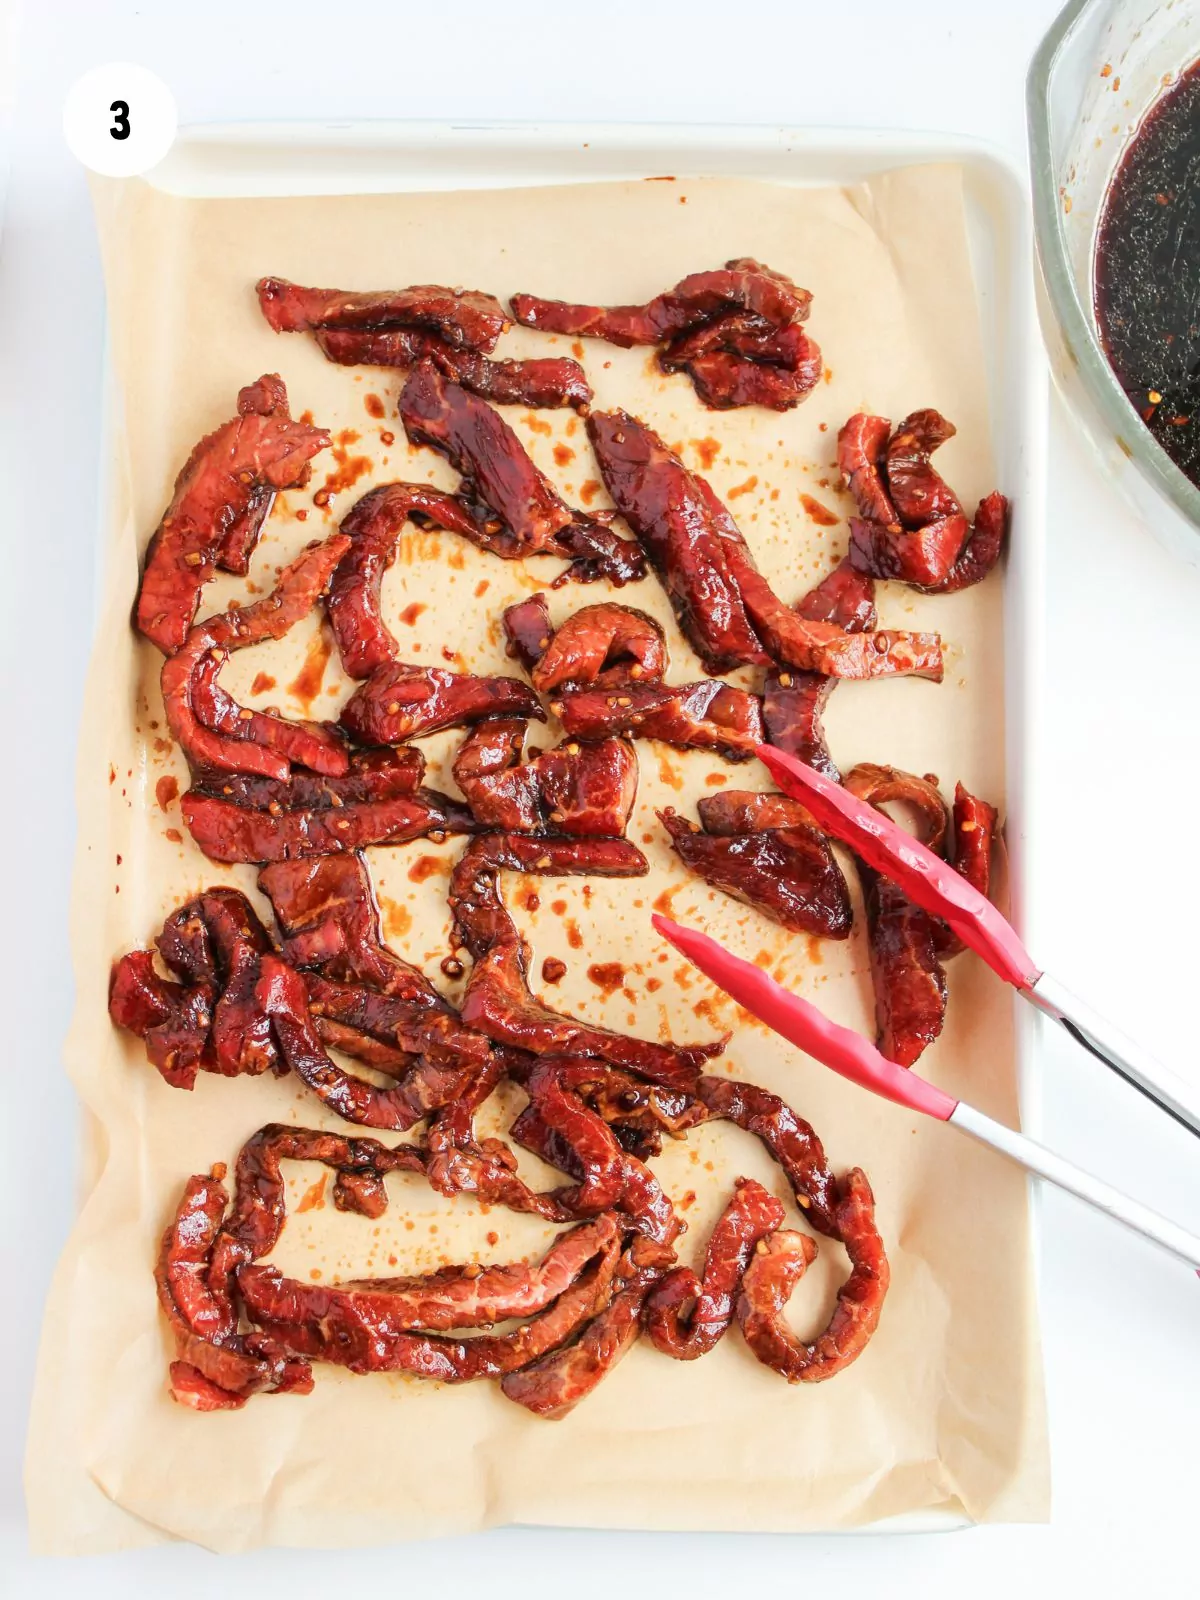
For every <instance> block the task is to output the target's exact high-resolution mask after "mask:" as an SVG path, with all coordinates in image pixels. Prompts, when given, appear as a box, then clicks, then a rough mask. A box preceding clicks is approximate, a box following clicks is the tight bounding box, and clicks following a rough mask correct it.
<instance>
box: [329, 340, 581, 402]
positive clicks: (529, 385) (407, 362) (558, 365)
mask: <svg viewBox="0 0 1200 1600" xmlns="http://www.w3.org/2000/svg"><path fill="white" fill-rule="evenodd" d="M316 341H317V344H318V345H319V346H320V348H321V350H322V351H323V352H324V354H325V356H326V357H327V358H328V359H329V360H330V361H336V362H337V363H338V364H339V365H341V366H345V367H357V366H368V367H401V368H408V367H415V366H416V365H417V363H418V362H419V361H424V360H426V359H429V360H431V361H432V362H433V363H434V365H435V366H436V367H437V368H438V370H439V371H440V372H442V373H443V374H444V375H445V376H446V377H447V378H449V379H450V380H451V381H452V382H454V383H458V384H461V385H462V387H463V388H464V389H469V390H470V391H471V393H472V394H477V395H478V396H479V397H480V399H482V400H487V401H489V402H490V403H491V404H492V405H494V406H529V407H531V408H533V409H535V410H541V409H546V410H555V409H558V408H561V407H562V406H573V407H575V408H576V409H577V410H578V409H583V408H586V407H587V406H588V404H589V403H590V402H591V398H592V387H591V384H589V383H588V380H587V374H586V373H585V372H584V370H583V368H582V367H581V366H580V365H579V363H578V361H572V360H570V358H569V357H566V356H553V357H551V358H550V359H548V360H539V361H492V360H490V359H489V358H488V357H487V356H484V355H480V354H479V353H478V352H477V351H474V350H459V349H455V347H454V346H453V345H449V344H447V343H446V342H445V341H444V340H442V339H439V338H438V337H437V336H436V335H435V334H431V333H422V332H421V331H420V330H419V329H416V328H381V329H378V330H366V329H364V330H360V329H353V328H318V329H317V331H316Z"/></svg>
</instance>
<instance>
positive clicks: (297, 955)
mask: <svg viewBox="0 0 1200 1600" xmlns="http://www.w3.org/2000/svg"><path fill="white" fill-rule="evenodd" d="M258 886H259V888H260V889H261V890H262V892H263V893H264V894H265V895H266V896H267V897H268V899H269V900H270V902H271V907H272V909H273V910H274V912H275V920H276V921H277V922H278V924H279V926H280V928H281V929H282V930H283V933H284V940H283V946H282V950H283V955H284V956H285V957H286V959H287V960H288V961H290V962H291V963H292V964H293V965H294V966H301V967H302V966H309V965H319V966H320V968H321V970H322V972H324V973H325V975H326V976H327V977H330V978H338V979H341V980H343V981H345V982H349V983H365V984H369V985H370V986H371V987H372V988H374V989H379V990H380V991H381V992H382V993H384V994H391V993H396V994H402V995H403V994H409V993H411V992H412V991H413V990H414V988H415V989H419V990H420V991H421V992H422V994H426V993H427V994H429V995H430V996H431V997H432V996H433V995H435V994H436V991H435V990H434V989H433V986H432V985H431V984H430V983H429V981H428V979H426V978H425V976H424V975H423V974H422V973H421V972H420V970H419V969H418V968H417V967H414V966H412V965H410V963H409V962H407V961H405V960H403V959H402V958H401V957H400V956H398V955H397V954H396V952H395V951H394V950H392V949H390V948H389V947H388V946H387V945H386V944H385V943H384V939H383V927H382V923H381V921H380V915H379V906H378V905H377V903H376V900H375V890H374V888H373V886H372V884H371V875H370V873H369V871H368V870H367V863H366V859H365V858H364V856H363V855H362V854H361V852H359V851H354V852H352V853H350V854H347V855H343V856H322V857H320V858H319V859H317V860H315V861H281V862H278V863H276V864H274V865H272V866H268V867H264V868H263V870H262V871H261V872H260V873H259V875H258Z"/></svg>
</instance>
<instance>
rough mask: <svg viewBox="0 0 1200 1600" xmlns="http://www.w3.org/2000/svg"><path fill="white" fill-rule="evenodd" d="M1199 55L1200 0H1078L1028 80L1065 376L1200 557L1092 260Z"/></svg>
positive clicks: (1156, 522)
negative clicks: (1131, 161) (1105, 219)
mask: <svg viewBox="0 0 1200 1600" xmlns="http://www.w3.org/2000/svg"><path fill="white" fill-rule="evenodd" d="M1198 55H1200V5H1198V4H1197V3H1196V0H1072V3H1071V4H1069V5H1067V6H1066V7H1064V9H1063V10H1062V12H1061V13H1060V14H1059V16H1058V18H1057V20H1056V21H1055V23H1054V26H1053V27H1052V28H1051V29H1050V31H1049V33H1047V35H1046V37H1045V38H1044V39H1043V40H1042V42H1041V44H1040V46H1039V47H1038V51H1037V54H1036V55H1035V56H1034V58H1033V62H1032V65H1031V66H1030V69H1029V78H1028V81H1027V84H1026V113H1027V117H1028V123H1029V159H1030V166H1031V172H1032V180H1033V219H1034V238H1035V241H1036V245H1037V259H1038V268H1039V284H1038V313H1039V316H1040V318H1041V323H1042V333H1043V335H1044V337H1045V340H1046V346H1047V349H1048V351H1049V354H1050V364H1051V368H1052V370H1053V372H1054V376H1055V380H1056V382H1057V384H1058V387H1059V389H1060V391H1061V393H1062V395H1063V397H1064V399H1065V400H1066V402H1067V405H1068V406H1069V408H1070V409H1071V411H1072V412H1073V413H1074V415H1075V417H1076V419H1077V420H1078V421H1079V422H1080V424H1081V425H1082V427H1083V428H1084V430H1085V432H1086V433H1087V435H1088V437H1089V439H1090V440H1091V442H1092V444H1093V445H1094V447H1095V448H1096V450H1097V452H1098V454H1099V456H1100V458H1101V460H1102V461H1103V463H1104V465H1105V466H1106V467H1107V468H1108V470H1109V472H1110V473H1111V474H1112V476H1113V478H1114V479H1115V480H1116V482H1117V483H1118V485H1119V486H1120V488H1121V489H1122V490H1123V491H1124V493H1125V494H1126V496H1127V497H1128V499H1129V501H1130V502H1131V504H1132V505H1133V506H1134V507H1135V509H1136V510H1137V511H1138V512H1139V513H1140V514H1141V516H1142V518H1143V520H1144V521H1145V522H1146V524H1147V526H1148V527H1150V528H1151V529H1152V531H1153V532H1154V533H1155V535H1156V536H1157V537H1158V538H1159V539H1161V540H1162V541H1163V542H1164V543H1165V544H1166V545H1168V547H1169V548H1170V549H1172V550H1174V551H1176V552H1177V553H1178V554H1180V555H1182V556H1183V557H1184V558H1185V559H1186V560H1188V561H1190V562H1193V563H1195V564H1197V565H1200V489H1198V488H1197V487H1196V486H1195V485H1194V484H1193V483H1191V482H1190V481H1189V480H1188V479H1187V478H1186V477H1185V476H1184V475H1183V473H1182V472H1180V470H1179V468H1178V467H1177V466H1176V465H1175V464H1174V462H1173V461H1172V460H1171V458H1170V457H1169V456H1168V455H1167V454H1166V452H1165V451H1164V450H1163V449H1162V448H1161V447H1160V446H1159V445H1158V444H1157V443H1156V442H1155V440H1154V439H1153V437H1152V436H1151V434H1150V432H1149V431H1148V429H1146V428H1145V427H1144V426H1143V425H1142V420H1141V418H1140V417H1139V416H1138V414H1137V412H1136V411H1135V410H1134V408H1133V406H1132V405H1131V404H1130V403H1129V401H1128V399H1127V398H1126V396H1125V393H1124V391H1123V390H1122V388H1121V386H1120V384H1119V383H1118V382H1117V379H1116V377H1115V375H1114V373H1113V370H1112V368H1111V367H1110V366H1109V364H1108V360H1107V358H1106V356H1105V354H1104V350H1103V347H1102V345H1101V343H1100V337H1099V333H1098V331H1097V327H1096V316H1095V310H1094V305H1093V298H1092V265H1093V259H1094V255H1095V244H1096V230H1097V227H1098V225H1099V220H1100V215H1101V211H1102V209H1103V204H1104V196H1105V193H1106V191H1107V189H1108V185H1109V180H1110V179H1111V177H1112V175H1113V172H1114V171H1115V169H1116V167H1117V165H1118V163H1119V161H1120V159H1121V156H1122V154H1123V152H1124V150H1125V148H1126V146H1127V144H1128V143H1129V140H1130V139H1131V138H1132V136H1133V134H1134V133H1135V131H1136V130H1137V128H1138V126H1139V124H1140V123H1141V121H1142V118H1143V117H1144V116H1145V114H1146V112H1147V111H1148V109H1149V108H1150V106H1151V105H1152V104H1153V102H1154V101H1155V100H1156V99H1157V97H1158V96H1159V95H1160V94H1161V93H1162V92H1163V89H1164V86H1166V85H1168V84H1170V83H1172V82H1173V81H1174V80H1175V78H1176V77H1177V76H1178V75H1179V73H1180V72H1182V71H1183V70H1185V69H1186V68H1187V67H1188V66H1190V65H1191V63H1192V62H1193V61H1194V60H1195V59H1196V57H1197V56H1198Z"/></svg>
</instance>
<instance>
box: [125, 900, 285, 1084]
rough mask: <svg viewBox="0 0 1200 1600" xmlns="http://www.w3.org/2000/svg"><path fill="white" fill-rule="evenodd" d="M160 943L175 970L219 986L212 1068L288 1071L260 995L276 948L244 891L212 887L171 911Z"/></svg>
mask: <svg viewBox="0 0 1200 1600" xmlns="http://www.w3.org/2000/svg"><path fill="white" fill-rule="evenodd" d="M157 944H158V950H159V954H160V955H161V956H162V958H163V960H164V961H165V962H166V963H167V965H168V966H170V967H171V968H172V969H173V970H174V971H176V972H180V973H182V974H183V975H184V976H191V975H196V976H197V977H198V979H199V981H200V982H201V983H204V984H207V983H213V984H215V985H216V986H217V989H218V995H217V1000H216V1004H215V1005H214V1007H213V1011H212V1033H211V1035H210V1045H211V1057H210V1059H208V1060H207V1061H206V1062H205V1065H206V1066H207V1067H208V1070H210V1071H213V1072H218V1073H220V1074H221V1075H222V1076H224V1077H227V1078H234V1077H238V1076H239V1075H241V1074H243V1073H248V1074H251V1075H256V1074H258V1073H261V1072H266V1071H268V1070H270V1071H272V1072H276V1073H282V1072H285V1071H286V1070H287V1069H286V1068H285V1067H284V1066H283V1064H282V1063H281V1061H280V1060H279V1053H278V1051H277V1050H276V1049H275V1044H274V1041H273V1039H272V1037H271V1028H270V1023H269V1021H268V1019H267V1017H266V1016H265V1015H264V1014H263V1012H262V1010H261V1009H260V1007H259V1005H258V1003H257V1001H256V999H255V988H256V985H257V983H258V977H259V970H260V962H261V958H262V957H263V956H264V955H265V954H266V953H267V952H268V951H269V950H270V949H271V948H272V946H271V938H270V935H269V934H268V933H267V930H266V929H265V928H264V927H263V925H262V923H261V922H260V921H259V918H258V914H257V913H256V911H255V910H254V907H253V906H252V905H251V904H250V902H249V901H248V900H247V899H246V897H245V895H244V894H242V893H241V892H240V891H239V890H237V889H220V888H218V889H208V890H206V891H205V892H204V893H203V894H201V895H199V896H197V898H196V899H194V900H189V901H188V902H187V903H186V904H185V905H182V906H179V907H178V908H177V909H176V910H175V911H173V912H172V913H171V915H170V916H169V917H168V918H167V920H166V921H165V922H164V923H163V927H162V932H161V933H160V934H159V936H158V940H157Z"/></svg>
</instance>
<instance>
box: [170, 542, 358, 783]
mask: <svg viewBox="0 0 1200 1600" xmlns="http://www.w3.org/2000/svg"><path fill="white" fill-rule="evenodd" d="M349 543H350V541H349V540H348V539H346V538H344V537H342V536H341V535H340V534H335V535H334V536H333V537H332V538H330V539H327V540H326V541H325V542H324V544H312V545H309V546H308V548H307V549H305V550H304V551H302V552H301V554H300V555H299V556H298V557H297V558H296V560H295V561H293V562H292V563H291V564H290V565H289V566H287V567H285V568H284V570H283V571H282V572H281V573H280V575H279V580H278V582H277V583H276V585H275V588H274V589H273V590H272V592H271V593H270V594H269V595H267V596H266V597H265V598H264V599H262V600H256V601H255V602H254V604H253V605H250V606H244V607H240V608H238V609H234V610H230V611H226V612H223V613H222V614H221V615H219V616H215V617H209V618H208V619H207V621H205V622H203V623H201V624H200V625H199V626H198V627H195V628H193V629H192V630H191V632H190V633H189V634H188V635H187V638H186V640H185V641H184V642H183V644H182V647H181V648H180V649H179V650H178V651H177V652H176V654H175V655H173V656H169V657H168V658H167V660H166V661H164V662H163V669H162V680H161V681H162V692H163V703H164V707H165V709H166V714H167V725H168V727H169V728H170V731H171V733H172V735H173V737H174V738H175V740H176V741H177V743H178V744H179V745H180V746H181V748H182V749H183V752H184V754H185V755H186V756H187V758H188V760H189V761H190V762H191V763H192V765H193V766H195V767H201V768H215V769H216V770H217V771H228V772H248V773H253V774H258V775H259V776H262V777H266V778H275V779H279V780H282V779H284V778H286V777H287V776H288V774H289V773H290V771H291V766H292V763H291V759H290V758H288V757H285V756H283V755H281V754H279V753H278V752H277V751H276V750H273V749H271V748H270V746H269V744H268V743H267V742H266V741H267V740H268V739H269V738H271V739H273V738H274V735H273V732H272V731H270V730H274V729H279V731H280V736H281V737H282V736H283V735H284V734H286V735H287V737H288V739H289V740H290V741H293V742H291V743H289V745H288V748H289V749H293V750H294V749H296V748H297V746H296V744H295V742H294V741H295V740H298V739H300V738H301V736H302V734H303V731H304V730H303V728H302V726H301V725H298V724H292V725H291V730H290V732H289V731H288V729H287V728H286V727H285V726H284V725H283V719H281V718H275V717H270V716H268V715H266V714H265V713H263V714H261V715H260V716H258V717H255V716H254V714H253V713H250V712H247V713H246V716H245V718H244V719H243V720H244V723H245V726H246V728H247V729H248V730H249V732H248V733H247V734H246V735H241V734H232V735H231V734H228V733H219V732H214V731H213V730H212V729H210V728H207V727H205V726H204V724H203V723H202V722H201V721H200V719H199V717H198V715H197V711H196V707H195V705H194V703H193V692H194V688H195V683H196V679H197V675H202V674H203V672H204V669H205V666H206V661H207V658H209V657H210V655H214V656H215V655H218V654H219V656H220V658H221V659H223V658H224V656H225V655H226V654H228V653H229V652H230V651H233V650H243V649H245V648H246V647H247V646H249V645H253V644H258V643H260V642H262V641H263V640H266V639H281V638H282V637H283V636H284V634H286V633H287V632H288V630H289V629H290V628H291V627H293V626H294V625H295V623H297V622H298V621H299V620H300V618H301V617H304V616H307V614H308V613H309V611H311V609H312V607H313V606H314V605H315V604H316V602H317V600H318V599H319V598H320V596H321V595H322V594H323V593H324V591H325V587H326V585H327V584H328V582H329V579H330V577H331V576H332V574H333V570H334V568H335V567H336V566H337V564H338V562H339V561H340V560H341V558H342V556H343V555H344V554H345V553H346V550H347V548H348V546H349ZM238 716H239V718H240V717H241V713H240V711H239V713H238ZM304 765H306V766H310V767H312V768H313V770H315V771H317V772H322V773H326V774H328V775H329V776H332V777H337V776H340V775H341V774H343V773H345V772H346V771H348V769H349V766H350V759H349V756H348V754H347V752H346V750H345V748H344V746H343V745H341V744H340V743H334V742H331V741H330V740H329V739H328V738H327V737H326V736H324V735H321V736H314V737H313V738H312V740H311V741H310V742H309V744H308V745H307V746H305V747H304Z"/></svg>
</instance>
